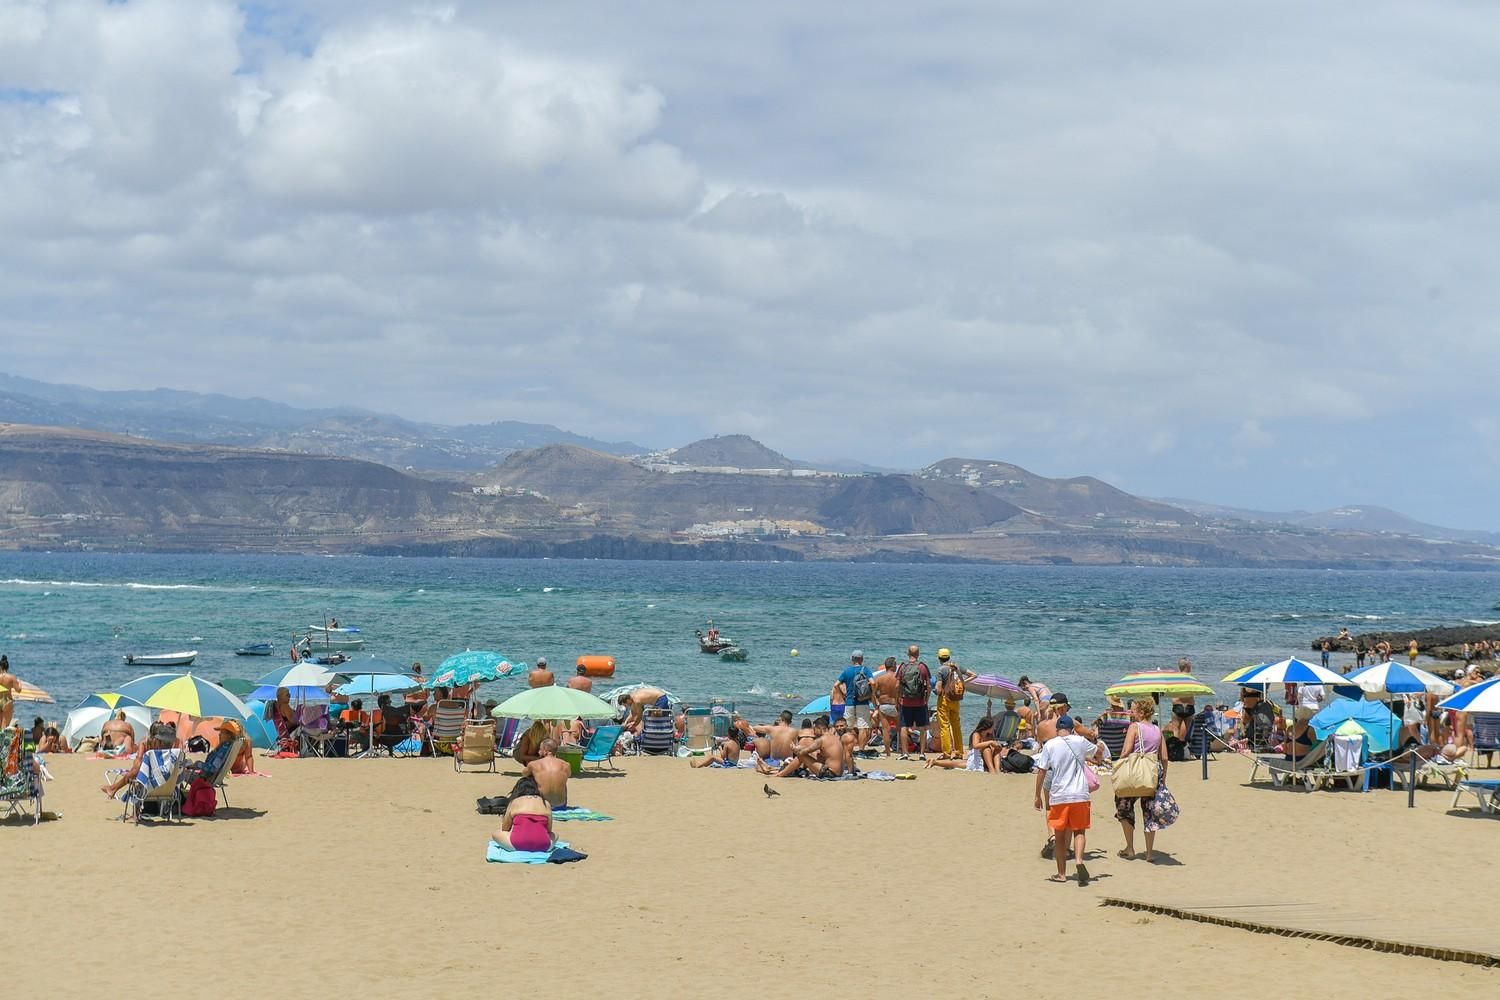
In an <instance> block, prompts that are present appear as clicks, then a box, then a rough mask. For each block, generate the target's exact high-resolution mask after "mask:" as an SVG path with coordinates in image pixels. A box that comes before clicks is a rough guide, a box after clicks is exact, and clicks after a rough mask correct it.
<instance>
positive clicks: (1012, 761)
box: [1000, 750, 1035, 774]
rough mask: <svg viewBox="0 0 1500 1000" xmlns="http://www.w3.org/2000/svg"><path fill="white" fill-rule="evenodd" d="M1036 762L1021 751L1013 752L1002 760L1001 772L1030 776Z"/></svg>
mask: <svg viewBox="0 0 1500 1000" xmlns="http://www.w3.org/2000/svg"><path fill="white" fill-rule="evenodd" d="M1034 763H1035V762H1034V761H1033V760H1032V759H1031V758H1030V757H1028V756H1027V755H1026V754H1024V753H1022V752H1021V751H1019V750H1011V751H1010V752H1008V753H1007V754H1006V755H1005V756H1004V757H1002V758H1001V759H1000V770H1002V771H1004V772H1005V773H1006V774H1029V773H1030V772H1031V767H1032V765H1033V764H1034Z"/></svg>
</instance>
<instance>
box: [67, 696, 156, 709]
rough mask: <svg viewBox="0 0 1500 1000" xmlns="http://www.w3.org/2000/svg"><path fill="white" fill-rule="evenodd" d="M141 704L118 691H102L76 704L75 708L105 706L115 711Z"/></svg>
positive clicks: (104, 707)
mask: <svg viewBox="0 0 1500 1000" xmlns="http://www.w3.org/2000/svg"><path fill="white" fill-rule="evenodd" d="M140 704H141V703H140V702H138V701H136V700H135V699H134V698H129V697H126V696H125V695H123V694H121V693H120V692H118V691H101V692H100V693H98V694H91V695H89V696H88V697H87V698H85V699H83V700H82V701H80V702H79V703H78V704H76V705H74V706H73V708H74V709H75V710H76V709H80V708H103V709H107V710H109V711H111V712H113V711H115V710H116V709H119V708H136V707H139V706H140Z"/></svg>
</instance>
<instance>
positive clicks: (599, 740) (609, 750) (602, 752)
mask: <svg viewBox="0 0 1500 1000" xmlns="http://www.w3.org/2000/svg"><path fill="white" fill-rule="evenodd" d="M624 731H625V727H624V726H600V727H599V728H598V729H596V730H594V735H592V736H590V737H589V744H588V746H586V747H584V748H583V763H585V764H599V765H601V766H602V765H604V764H608V765H609V766H610V769H611V770H613V769H614V766H615V762H614V755H615V744H617V743H619V742H620V734H621V733H622V732H624Z"/></svg>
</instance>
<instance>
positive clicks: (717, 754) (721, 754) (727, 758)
mask: <svg viewBox="0 0 1500 1000" xmlns="http://www.w3.org/2000/svg"><path fill="white" fill-rule="evenodd" d="M739 763H740V742H739V740H737V739H735V738H734V737H733V736H728V737H725V738H724V739H722V740H720V741H719V745H718V746H717V747H715V748H714V752H713V753H711V754H708V755H707V756H705V757H694V758H693V759H692V760H690V761H688V767H713V766H715V765H717V766H719V767H738V766H739Z"/></svg>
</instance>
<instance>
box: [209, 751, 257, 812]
mask: <svg viewBox="0 0 1500 1000" xmlns="http://www.w3.org/2000/svg"><path fill="white" fill-rule="evenodd" d="M249 742H250V741H249V740H247V739H246V738H245V737H243V736H241V737H240V738H239V739H237V740H235V741H234V743H233V744H232V745H231V746H230V747H229V756H228V757H225V758H224V763H223V764H221V765H220V766H219V770H218V772H217V773H215V774H210V775H207V776H206V777H207V780H208V783H209V784H210V785H211V786H212V787H213V789H214V794H216V795H217V794H219V793H223V795H224V806H225V808H228V807H229V776H230V775H231V774H233V773H234V762H235V761H237V760H239V759H240V754H242V753H244V752H245V747H246V746H247V745H248V744H249Z"/></svg>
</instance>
